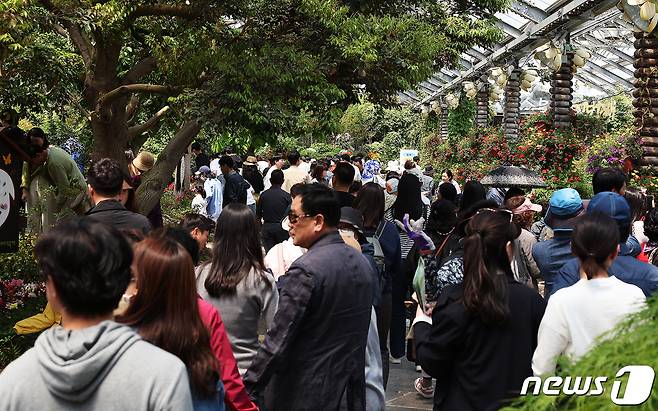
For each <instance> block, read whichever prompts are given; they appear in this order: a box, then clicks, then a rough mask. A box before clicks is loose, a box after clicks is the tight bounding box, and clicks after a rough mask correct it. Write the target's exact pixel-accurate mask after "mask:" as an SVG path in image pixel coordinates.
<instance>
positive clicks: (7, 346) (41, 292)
mask: <svg viewBox="0 0 658 411" xmlns="http://www.w3.org/2000/svg"><path fill="white" fill-rule="evenodd" d="M35 243H36V237H34V236H30V235H21V237H20V241H19V249H18V252H17V253H13V254H0V368H3V367H5V366H6V365H7V364H8V363H9V362H11V361H12V360H14V359H15V358H16V357H18V356H20V355H21V354H22V353H23V352H25V351H26V350H27V349H28V348H30V347H31V346H32V345H33V344H34V340H35V338H36V337H37V336H36V335H32V336H20V335H17V334H16V333H15V332H14V330H13V326H14V324H15V323H16V322H17V321H19V320H22V319H24V318H27V317H30V316H32V315H34V314H36V313H38V312H39V311H41V310H43V308H44V307H45V305H46V289H45V283H44V282H43V279H42V277H41V274H40V272H39V267H38V266H37V262H36V259H35V258H34V254H33V250H34V245H35Z"/></svg>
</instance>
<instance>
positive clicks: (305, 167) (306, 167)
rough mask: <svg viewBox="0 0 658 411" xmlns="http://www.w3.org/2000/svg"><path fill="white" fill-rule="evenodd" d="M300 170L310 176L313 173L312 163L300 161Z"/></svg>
mask: <svg viewBox="0 0 658 411" xmlns="http://www.w3.org/2000/svg"><path fill="white" fill-rule="evenodd" d="M299 168H301V169H302V170H304V172H305V173H306V174H309V173H310V172H311V163H307V162H306V161H300V162H299Z"/></svg>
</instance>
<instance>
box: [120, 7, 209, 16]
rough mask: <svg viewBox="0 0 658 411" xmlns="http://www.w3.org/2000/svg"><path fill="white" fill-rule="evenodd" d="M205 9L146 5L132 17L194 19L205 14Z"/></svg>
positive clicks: (139, 8)
mask: <svg viewBox="0 0 658 411" xmlns="http://www.w3.org/2000/svg"><path fill="white" fill-rule="evenodd" d="M203 9H204V8H203V7H192V6H174V5H171V4H144V5H142V6H138V7H137V8H136V9H135V11H133V12H132V14H131V17H132V18H133V19H136V18H138V17H145V16H172V17H183V18H188V19H194V18H196V17H199V16H200V15H201V14H202V13H203Z"/></svg>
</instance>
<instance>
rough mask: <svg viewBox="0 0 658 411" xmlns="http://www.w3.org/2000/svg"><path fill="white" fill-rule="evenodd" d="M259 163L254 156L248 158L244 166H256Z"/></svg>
mask: <svg viewBox="0 0 658 411" xmlns="http://www.w3.org/2000/svg"><path fill="white" fill-rule="evenodd" d="M257 162H258V159H257V158H256V157H254V156H248V157H247V159H246V160H245V162H244V163H242V164H244V165H245V166H255V165H256V163H257Z"/></svg>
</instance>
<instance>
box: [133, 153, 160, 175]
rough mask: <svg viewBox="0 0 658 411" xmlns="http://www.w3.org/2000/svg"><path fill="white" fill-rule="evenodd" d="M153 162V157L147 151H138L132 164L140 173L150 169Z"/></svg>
mask: <svg viewBox="0 0 658 411" xmlns="http://www.w3.org/2000/svg"><path fill="white" fill-rule="evenodd" d="M153 164H155V157H153V154H151V153H149V152H148V151H142V152H140V153H139V154H137V157H135V159H134V160H133V166H135V168H136V169H137V170H139V171H141V172H142V173H143V172H146V171H149V170H150V169H152V168H153Z"/></svg>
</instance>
